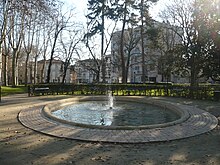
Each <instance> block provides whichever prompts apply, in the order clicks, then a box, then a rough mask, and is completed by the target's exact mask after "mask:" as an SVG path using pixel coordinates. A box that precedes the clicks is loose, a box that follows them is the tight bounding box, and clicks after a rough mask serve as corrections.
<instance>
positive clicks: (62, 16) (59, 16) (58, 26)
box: [46, 5, 73, 83]
mask: <svg viewBox="0 0 220 165" xmlns="http://www.w3.org/2000/svg"><path fill="white" fill-rule="evenodd" d="M56 12H57V13H56V14H55V16H54V17H53V21H54V25H52V26H53V27H54V29H53V35H54V36H53V38H51V39H52V48H51V53H50V59H49V65H48V70H47V80H46V82H47V83H50V72H51V66H52V61H53V58H54V53H55V48H56V44H57V39H58V37H59V34H60V33H61V32H62V31H63V30H65V29H66V28H67V27H71V25H70V23H71V22H70V21H71V18H72V17H73V13H72V10H70V11H69V12H67V13H63V11H62V5H61V6H59V8H58V9H57V11H56ZM67 14H68V15H67Z"/></svg>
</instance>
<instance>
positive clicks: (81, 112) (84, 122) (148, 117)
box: [43, 97, 189, 129]
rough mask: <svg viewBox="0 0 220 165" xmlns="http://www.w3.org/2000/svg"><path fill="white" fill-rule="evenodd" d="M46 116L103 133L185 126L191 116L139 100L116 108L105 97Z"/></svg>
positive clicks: (51, 109)
mask: <svg viewBox="0 0 220 165" xmlns="http://www.w3.org/2000/svg"><path fill="white" fill-rule="evenodd" d="M43 114H44V115H45V116H46V117H49V118H50V119H53V120H55V121H58V122H61V123H64V124H70V125H74V126H80V127H88V128H100V129H148V128H158V127H165V126H170V125H175V124H178V123H181V122H183V121H185V120H187V119H188V118H189V114H188V113H186V112H185V111H182V110H181V109H179V108H177V107H176V106H173V105H172V104H166V103H161V102H158V101H155V102H152V101H149V100H143V99H138V98H136V99H135V101H133V100H131V99H129V98H126V97H122V98H117V100H116V105H114V106H113V107H112V108H110V107H109V106H108V104H107V103H106V101H105V100H104V99H103V98H101V97H96V98H95V99H94V98H89V97H88V98H87V99H78V100H71V102H66V103H65V104H51V105H47V106H45V107H44V108H43Z"/></svg>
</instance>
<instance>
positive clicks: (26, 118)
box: [18, 96, 218, 143]
mask: <svg viewBox="0 0 220 165" xmlns="http://www.w3.org/2000/svg"><path fill="white" fill-rule="evenodd" d="M81 101H92V102H93V101H105V98H104V97H102V96H101V97H98V96H74V97H73V98H71V99H64V100H58V101H52V102H51V103H49V104H47V105H45V106H34V107H30V108H27V109H23V110H21V111H20V113H19V115H18V119H19V121H20V122H21V123H22V124H23V125H24V126H25V127H27V128H30V129H32V130H35V131H37V132H41V133H44V134H47V135H51V136H55V137H63V138H67V139H74V140H84V141H94V142H113V143H148V142H159V141H160V142H161V141H170V140H176V139H182V138H188V137H192V136H196V135H200V134H203V133H205V132H208V131H210V130H212V129H214V128H215V127H216V126H217V125H218V120H217V118H216V117H215V116H213V115H211V114H210V113H208V112H206V111H204V110H201V109H199V108H197V107H195V106H189V105H182V104H178V103H171V102H168V101H162V100H160V99H157V98H147V97H141V96H132V97H131V96H129V97H124V96H123V97H122V96H120V97H116V102H121V101H122V102H124V101H126V103H127V102H136V103H138V104H139V103H141V104H142V103H144V104H151V105H156V106H160V107H162V108H164V109H169V110H170V111H174V113H177V114H179V116H181V117H180V118H179V119H177V120H175V121H171V122H168V123H163V124H152V125H141V126H103V125H89V124H78V123H74V122H69V121H66V120H62V119H59V118H57V117H55V116H54V115H53V114H52V113H53V112H54V111H57V110H59V109H62V108H63V107H66V106H68V105H71V104H73V103H79V102H81ZM91 128H92V129H91Z"/></svg>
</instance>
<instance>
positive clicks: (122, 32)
mask: <svg viewBox="0 0 220 165" xmlns="http://www.w3.org/2000/svg"><path fill="white" fill-rule="evenodd" d="M126 10H127V3H126V2H125V8H124V18H123V24H122V30H121V36H120V41H121V42H120V57H121V71H122V83H123V84H126V83H127V82H126V69H125V59H124V32H125V24H126V18H127V15H126Z"/></svg>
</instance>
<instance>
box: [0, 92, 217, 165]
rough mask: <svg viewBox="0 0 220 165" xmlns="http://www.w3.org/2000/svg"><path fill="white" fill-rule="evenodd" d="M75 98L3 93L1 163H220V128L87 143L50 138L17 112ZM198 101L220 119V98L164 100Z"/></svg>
mask: <svg viewBox="0 0 220 165" xmlns="http://www.w3.org/2000/svg"><path fill="white" fill-rule="evenodd" d="M67 97H70V96H42V97H27V96H26V95H13V96H8V97H3V98H2V102H1V103H0V164H1V165H14V164H15V165H29V164H30V165H32V164H36V165H38V164H39V165H43V164H48V165H60V164H72V165H99V164H101V165H160V164H162V165H168V164H172V165H173V164H174V165H175V164H176V165H185V164H187V165H188V164H189V165H209V164H210V165H220V129H219V127H220V126H219V125H218V127H217V128H215V129H214V130H212V131H210V132H208V133H205V134H202V135H199V136H195V137H191V138H187V139H182V140H174V141H169V142H157V143H144V144H114V143H98V142H83V141H77V140H67V139H63V138H57V137H51V136H47V135H44V134H40V133H37V132H35V131H33V130H30V129H28V128H25V127H24V126H22V125H21V124H20V123H19V122H18V120H17V115H18V113H19V112H20V111H21V110H22V109H24V108H27V107H32V106H35V105H43V104H45V103H48V102H50V101H53V100H56V99H63V98H67ZM159 99H167V100H169V101H174V102H179V103H182V104H189V105H195V106H198V107H200V108H201V109H204V110H206V111H208V112H210V113H212V114H213V115H215V116H216V117H219V116H220V102H212V101H204V100H203V101H198V100H187V99H180V98H159Z"/></svg>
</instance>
